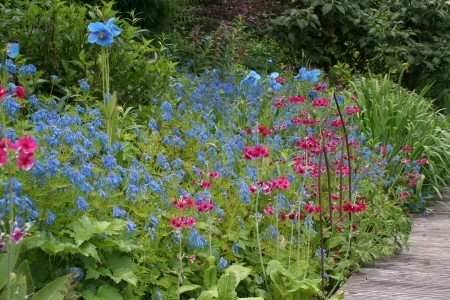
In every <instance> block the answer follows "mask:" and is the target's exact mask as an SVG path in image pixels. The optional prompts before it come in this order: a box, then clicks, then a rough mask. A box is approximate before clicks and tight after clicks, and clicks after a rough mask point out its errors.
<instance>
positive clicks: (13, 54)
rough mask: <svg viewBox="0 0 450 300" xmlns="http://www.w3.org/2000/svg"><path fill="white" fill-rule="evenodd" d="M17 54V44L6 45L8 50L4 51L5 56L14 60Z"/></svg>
mask: <svg viewBox="0 0 450 300" xmlns="http://www.w3.org/2000/svg"><path fill="white" fill-rule="evenodd" d="M18 54H19V44H17V43H14V44H8V48H7V49H6V55H8V56H9V57H10V58H15V57H16V56H17V55H18Z"/></svg>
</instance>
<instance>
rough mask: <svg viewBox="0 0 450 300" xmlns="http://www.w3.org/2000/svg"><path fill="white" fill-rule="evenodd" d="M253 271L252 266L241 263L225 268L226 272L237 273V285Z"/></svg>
mask: <svg viewBox="0 0 450 300" xmlns="http://www.w3.org/2000/svg"><path fill="white" fill-rule="evenodd" d="M251 271H252V269H250V268H247V267H244V266H242V265H239V264H234V265H232V266H230V267H228V268H227V269H226V270H225V274H228V273H234V274H235V275H236V287H237V285H238V284H239V282H241V281H242V280H244V279H245V278H247V276H248V275H250V272H251Z"/></svg>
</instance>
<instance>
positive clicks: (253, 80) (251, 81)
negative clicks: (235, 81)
mask: <svg viewBox="0 0 450 300" xmlns="http://www.w3.org/2000/svg"><path fill="white" fill-rule="evenodd" d="M260 79H261V76H260V75H259V74H258V73H256V72H255V71H250V73H248V75H247V76H245V78H244V79H242V81H241V88H243V87H245V86H256V84H257V83H258V80H260Z"/></svg>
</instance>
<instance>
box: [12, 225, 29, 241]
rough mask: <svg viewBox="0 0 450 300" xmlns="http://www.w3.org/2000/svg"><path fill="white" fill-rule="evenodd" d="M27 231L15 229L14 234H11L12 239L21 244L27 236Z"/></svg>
mask: <svg viewBox="0 0 450 300" xmlns="http://www.w3.org/2000/svg"><path fill="white" fill-rule="evenodd" d="M25 233H26V232H25V231H22V230H20V228H17V227H16V228H14V233H13V234H11V236H10V239H11V240H13V241H14V242H16V244H18V243H20V242H21V241H22V239H23V236H24V235H25Z"/></svg>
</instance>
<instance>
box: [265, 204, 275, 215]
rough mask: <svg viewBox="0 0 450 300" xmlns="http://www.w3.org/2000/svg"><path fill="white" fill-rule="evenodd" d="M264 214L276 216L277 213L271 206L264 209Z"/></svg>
mask: <svg viewBox="0 0 450 300" xmlns="http://www.w3.org/2000/svg"><path fill="white" fill-rule="evenodd" d="M264 213H265V214H266V215H274V214H275V211H274V210H273V208H272V207H270V205H267V206H266V208H265V209H264Z"/></svg>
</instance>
